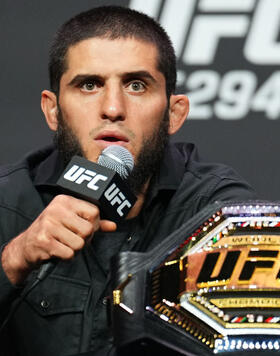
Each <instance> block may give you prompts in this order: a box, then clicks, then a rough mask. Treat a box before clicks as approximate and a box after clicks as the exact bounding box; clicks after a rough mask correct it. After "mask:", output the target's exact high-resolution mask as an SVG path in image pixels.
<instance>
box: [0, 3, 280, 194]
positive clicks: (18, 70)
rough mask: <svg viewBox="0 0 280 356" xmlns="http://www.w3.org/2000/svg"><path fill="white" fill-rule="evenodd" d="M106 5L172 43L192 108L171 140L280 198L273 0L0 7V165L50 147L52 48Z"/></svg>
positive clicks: (278, 49) (277, 19)
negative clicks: (83, 16) (141, 17)
mask: <svg viewBox="0 0 280 356" xmlns="http://www.w3.org/2000/svg"><path fill="white" fill-rule="evenodd" d="M104 4H106V5H109V4H115V5H124V6H130V7H132V8H136V9H138V10H142V11H143V12H146V13H148V14H150V15H151V16H153V17H155V18H156V19H158V20H159V21H160V22H161V23H162V25H163V26H164V27H165V28H166V30H167V32H168V33H169V34H170V36H171V38H172V40H173V41H174V44H175V48H176V53H177V56H178V78H179V82H178V92H181V93H186V94H188V95H189V97H190V102H191V113H190V117H189V119H188V120H187V121H186V123H185V124H184V127H183V128H182V130H181V131H180V133H178V134H177V135H176V137H175V138H174V139H175V140H177V141H182V140H184V141H189V142H194V143H195V144H196V145H197V146H198V147H199V151H200V153H201V155H202V156H203V157H204V158H205V159H206V160H208V161H216V162H224V163H226V164H229V165H231V166H233V167H234V168H235V169H236V170H237V171H238V172H239V173H240V174H241V175H242V176H244V177H245V178H246V179H247V180H248V181H249V182H250V183H251V184H252V185H253V186H254V187H255V188H256V190H257V191H258V192H259V195H260V197H261V198H263V199H273V200H280V191H279V188H278V186H279V183H278V182H279V180H280V167H279V135H280V121H279V119H280V67H279V64H280V1H279V0H224V1H222V0H166V1H162V0H132V1H97V0H96V1H93V0H92V1H86V0H79V1H77V0H60V1H57V0H48V1H45V0H44V1H43V0H24V1H22V0H12V1H11V0H1V1H0V68H1V69H0V130H1V136H0V137H1V141H0V163H1V164H2V163H10V162H13V161H15V160H18V159H20V158H21V157H22V155H23V154H25V153H27V152H28V151H30V150H32V149H36V148H37V147H39V146H43V145H45V144H47V143H49V142H50V141H51V139H52V136H51V134H50V132H49V130H48V128H47V125H46V124H45V122H44V117H43V115H42V113H41V109H40V93H41V91H42V90H43V89H45V88H48V86H49V85H48V77H47V57H48V48H49V42H50V40H51V38H52V36H53V34H54V32H55V31H56V29H57V28H58V26H59V25H60V24H61V23H63V22H64V21H65V20H67V19H68V18H70V17H71V16H72V15H74V14H76V13H78V12H81V11H84V10H87V9H89V8H91V7H95V6H99V5H104Z"/></svg>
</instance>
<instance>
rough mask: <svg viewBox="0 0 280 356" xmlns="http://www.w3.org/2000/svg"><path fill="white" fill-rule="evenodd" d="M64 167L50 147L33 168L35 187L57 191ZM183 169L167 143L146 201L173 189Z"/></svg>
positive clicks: (179, 159) (171, 145)
mask: <svg viewBox="0 0 280 356" xmlns="http://www.w3.org/2000/svg"><path fill="white" fill-rule="evenodd" d="M48 150H49V148H48ZM64 168H65V167H64V165H63V160H62V159H61V156H60V154H59V152H58V150H57V149H55V148H54V147H52V150H51V151H50V154H49V155H48V156H47V157H46V159H44V160H43V161H42V162H41V163H40V164H39V165H38V166H35V167H34V169H33V177H34V185H35V187H36V188H37V189H38V190H39V191H41V190H43V191H46V190H47V189H50V190H51V191H53V190H54V191H56V193H57V187H56V182H57V180H58V178H59V177H60V175H61V174H62V172H63V170H64ZM184 170H185V165H184V161H183V160H182V159H181V153H180V152H179V150H178V149H177V148H176V146H175V145H174V144H171V143H169V144H168V145H167V147H166V149H165V152H164V157H163V160H162V162H161V165H160V169H159V172H158V174H156V175H155V177H154V178H153V183H152V185H151V187H150V190H149V194H148V199H147V200H148V201H147V202H146V203H149V202H150V201H151V200H152V199H153V198H154V197H155V196H157V194H158V193H159V192H160V191H166V190H169V191H175V190H176V189H177V188H178V186H179V184H180V182H181V181H182V177H183V174H184Z"/></svg>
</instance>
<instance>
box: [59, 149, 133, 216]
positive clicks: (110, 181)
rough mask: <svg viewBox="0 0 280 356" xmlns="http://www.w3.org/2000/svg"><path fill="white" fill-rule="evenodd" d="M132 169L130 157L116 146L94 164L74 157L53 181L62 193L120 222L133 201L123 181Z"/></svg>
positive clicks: (102, 154) (105, 150) (103, 153)
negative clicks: (89, 204)
mask: <svg viewBox="0 0 280 356" xmlns="http://www.w3.org/2000/svg"><path fill="white" fill-rule="evenodd" d="M133 166H134V161H133V157H132V155H131V153H130V152H129V151H128V150H127V149H126V148H124V147H122V146H119V145H111V146H108V147H106V148H105V149H104V150H103V151H102V152H101V154H100V156H99V158H98V163H94V162H91V161H88V160H87V159H85V158H83V157H80V156H74V157H73V158H72V159H71V161H70V162H69V164H68V165H67V167H66V169H65V171H64V172H63V173H62V175H61V176H60V178H59V179H58V181H57V185H58V186H59V187H61V188H62V190H63V191H64V192H65V193H67V194H69V195H73V196H75V197H77V198H79V199H83V200H86V201H89V202H91V203H93V204H95V205H97V206H98V207H99V208H100V211H101V214H102V216H104V217H106V218H108V219H110V220H112V221H116V222H118V221H120V220H122V219H124V218H125V217H126V216H127V214H128V213H129V211H130V209H131V208H132V206H133V205H134V203H135V201H136V197H135V196H134V194H133V193H132V192H131V191H130V189H129V187H128V185H127V184H126V182H125V179H126V178H127V177H128V176H129V174H130V173H131V171H132V169H133Z"/></svg>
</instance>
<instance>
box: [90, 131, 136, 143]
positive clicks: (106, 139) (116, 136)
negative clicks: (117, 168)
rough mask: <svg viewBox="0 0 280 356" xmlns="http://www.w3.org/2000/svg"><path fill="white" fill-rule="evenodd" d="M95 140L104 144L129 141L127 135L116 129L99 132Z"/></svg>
mask: <svg viewBox="0 0 280 356" xmlns="http://www.w3.org/2000/svg"><path fill="white" fill-rule="evenodd" d="M94 140H95V141H97V142H100V143H103V144H119V145H124V144H126V143H127V142H129V139H128V138H127V137H126V136H125V135H123V134H122V133H120V132H116V131H103V132H101V133H99V134H98V135H97V136H96V137H95V138H94Z"/></svg>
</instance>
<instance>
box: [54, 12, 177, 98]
mask: <svg viewBox="0 0 280 356" xmlns="http://www.w3.org/2000/svg"><path fill="white" fill-rule="evenodd" d="M93 37H99V38H107V39H110V40H115V39H118V38H135V39H139V40H142V41H145V42H149V43H152V44H154V45H155V47H156V48H157V50H158V67H157V68H158V70H159V71H160V72H161V73H163V75H164V77H165V81H166V94H167V97H168V98H169V96H170V95H171V94H172V93H174V91H175V87H176V56H175V52H174V48H173V46H172V43H171V41H170V38H169V37H168V35H167V33H166V32H165V30H164V29H163V28H162V27H161V26H160V25H159V24H158V23H157V22H156V21H155V20H154V19H152V18H151V17H149V16H147V15H146V14H143V13H141V12H138V11H135V10H132V9H129V8H125V7H120V6H102V7H97V8H93V9H90V10H88V11H85V12H82V13H80V14H78V15H76V16H75V17H73V18H71V19H70V20H69V21H67V22H66V23H65V24H63V25H62V26H61V28H60V29H59V30H58V31H57V33H56V36H55V37H54V40H53V43H52V45H51V48H50V59H49V77H50V86H51V90H52V91H54V92H55V93H56V95H58V94H59V84H60V79H61V77H62V75H63V73H64V72H65V71H66V70H67V63H66V55H67V51H68V49H69V48H70V47H71V46H73V45H75V44H77V43H78V42H80V41H83V40H86V39H89V38H93Z"/></svg>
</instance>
